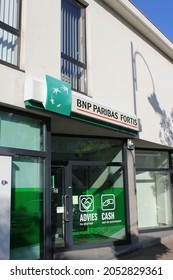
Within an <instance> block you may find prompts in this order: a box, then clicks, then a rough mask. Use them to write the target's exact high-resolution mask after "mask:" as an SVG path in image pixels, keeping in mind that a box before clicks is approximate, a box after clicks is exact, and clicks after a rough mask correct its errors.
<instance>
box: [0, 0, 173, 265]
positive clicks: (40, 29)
mask: <svg viewBox="0 0 173 280" xmlns="http://www.w3.org/2000/svg"><path fill="white" fill-rule="evenodd" d="M172 94H173V43H172V42H171V41H169V39H168V38H166V36H165V35H164V34H162V33H161V31H160V30H158V29H157V27H156V26H155V25H154V24H153V23H152V22H151V21H149V19H147V18H146V17H145V16H144V15H143V14H142V13H141V11H139V10H138V9H137V7H136V6H134V5H133V4H132V3H131V2H130V1H128V0H116V1H115V0H49V1H46V0H37V1H35V0H30V1H27V0H1V1H0V259H2V260H5V259H15V260H17V259H33V260H34V259H54V258H63V256H66V258H68V259H70V258H75V254H78V257H79V258H81V259H82V258H84V257H83V256H84V255H83V254H84V252H85V250H86V249H87V250H91V252H92V250H93V249H94V248H95V252H96V254H97V250H98V249H99V248H115V249H116V248H118V246H122V245H125V244H138V243H139V239H140V236H141V235H142V234H143V233H146V234H150V233H157V236H161V234H162V233H163V232H164V231H167V232H170V233H171V232H172V230H173V208H172V198H173V197H172V183H173V177H172V174H173V106H172ZM103 252H104V251H103ZM90 255H91V258H92V257H93V256H92V254H90ZM103 257H104V256H103ZM98 258H99V256H98Z"/></svg>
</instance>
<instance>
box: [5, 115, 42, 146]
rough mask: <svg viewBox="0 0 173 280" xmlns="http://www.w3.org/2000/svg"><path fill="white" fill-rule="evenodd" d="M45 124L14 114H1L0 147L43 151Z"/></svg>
mask: <svg viewBox="0 0 173 280" xmlns="http://www.w3.org/2000/svg"><path fill="white" fill-rule="evenodd" d="M43 127H44V126H43V122H42V121H40V120H39V119H33V118H30V117H26V116H23V115H18V114H15V113H12V112H5V111H1V112H0V146H2V147H12V148H20V149H28V150H35V151H43V150H44V149H45V145H44V141H43V139H44V135H43V129H44V128H43Z"/></svg>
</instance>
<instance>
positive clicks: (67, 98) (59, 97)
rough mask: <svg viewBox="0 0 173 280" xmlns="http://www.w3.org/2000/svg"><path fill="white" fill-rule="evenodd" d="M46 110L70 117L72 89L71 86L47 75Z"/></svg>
mask: <svg viewBox="0 0 173 280" xmlns="http://www.w3.org/2000/svg"><path fill="white" fill-rule="evenodd" d="M46 86H47V90H46V100H45V104H44V107H45V109H46V110H48V111H51V112H55V113H59V114H62V115H66V116H70V114H71V103H72V95H71V87H70V84H68V83H66V82H63V81H61V80H58V79H56V78H54V77H51V76H49V75H46Z"/></svg>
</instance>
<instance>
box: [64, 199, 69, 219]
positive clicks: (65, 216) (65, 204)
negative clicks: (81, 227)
mask: <svg viewBox="0 0 173 280" xmlns="http://www.w3.org/2000/svg"><path fill="white" fill-rule="evenodd" d="M68 197H69V196H68V195H65V197H64V208H65V209H64V210H65V211H64V220H65V222H69V219H68V210H67V199H68Z"/></svg>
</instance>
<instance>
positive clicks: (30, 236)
mask: <svg viewBox="0 0 173 280" xmlns="http://www.w3.org/2000/svg"><path fill="white" fill-rule="evenodd" d="M43 170H44V161H43V160H42V159H40V158H32V157H26V156H17V157H14V159H13V161H12V189H11V238H10V240H11V241H10V244H11V256H10V257H11V259H40V257H41V256H40V253H41V243H42V242H43V240H42V228H43V220H42V219H43V206H42V205H43V185H44V183H43V177H42V174H44V173H43Z"/></svg>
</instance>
